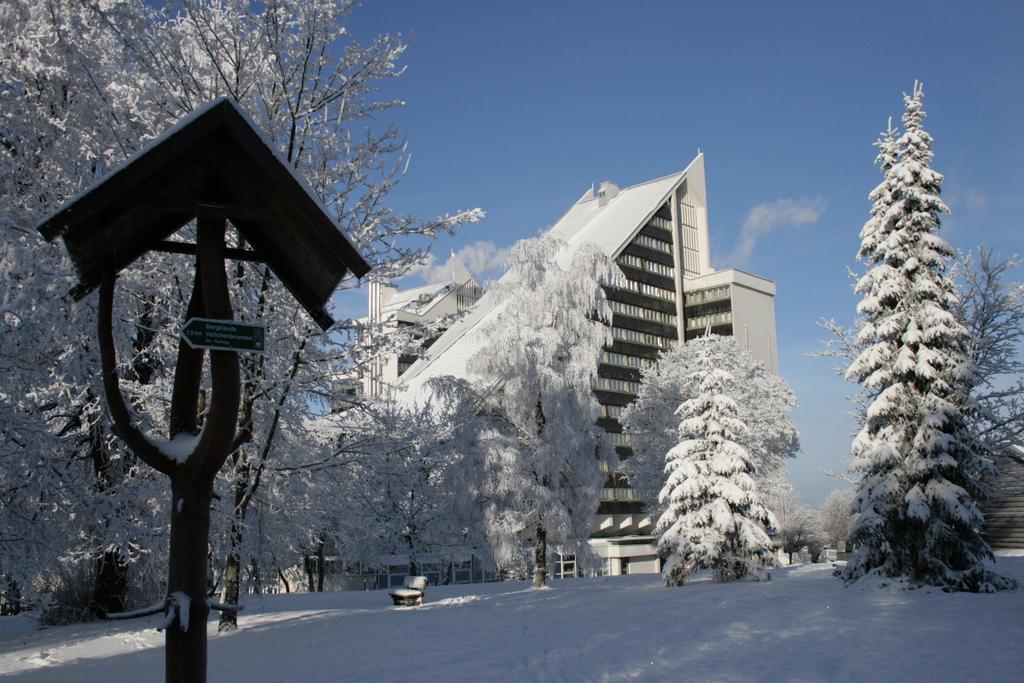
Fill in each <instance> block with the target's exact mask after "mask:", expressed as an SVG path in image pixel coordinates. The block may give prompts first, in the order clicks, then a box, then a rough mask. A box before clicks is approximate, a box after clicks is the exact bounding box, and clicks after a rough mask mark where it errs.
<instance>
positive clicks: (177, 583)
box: [165, 478, 212, 683]
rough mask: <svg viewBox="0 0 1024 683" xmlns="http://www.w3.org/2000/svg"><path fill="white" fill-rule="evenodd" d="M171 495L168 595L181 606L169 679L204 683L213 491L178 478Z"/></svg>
mask: <svg viewBox="0 0 1024 683" xmlns="http://www.w3.org/2000/svg"><path fill="white" fill-rule="evenodd" d="M171 492H172V498H171V552H170V570H169V572H168V576H167V592H168V596H169V597H170V599H171V600H172V601H175V602H177V604H178V607H177V609H178V617H177V618H176V619H175V620H174V622H173V623H172V624H171V625H170V626H168V627H167V636H166V650H167V651H166V658H165V666H166V668H165V674H166V681H167V683H202V682H203V681H205V680H206V619H207V617H208V616H209V614H210V606H209V604H208V603H207V601H206V580H207V571H206V570H207V552H206V550H207V539H208V538H209V533H210V499H211V493H212V492H211V490H210V488H209V485H208V484H205V485H204V484H202V483H197V482H193V481H188V480H185V481H182V480H180V479H179V478H175V479H174V480H172V483H171ZM185 602H187V616H186V614H185V607H186V605H185V604H183V603H185ZM183 616H186V619H187V621H185V620H184V619H182V617H183ZM186 624H187V625H186Z"/></svg>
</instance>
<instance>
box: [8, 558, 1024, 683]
mask: <svg viewBox="0 0 1024 683" xmlns="http://www.w3.org/2000/svg"><path fill="white" fill-rule="evenodd" d="M999 565H1000V568H1001V569H1002V570H1003V571H1006V572H1008V573H1010V574H1012V575H1014V576H1016V577H1017V579H1018V580H1019V581H1022V582H1024V557H1002V558H1000V562H999ZM551 586H552V587H551V588H550V589H549V590H541V591H534V590H530V589H529V588H528V585H527V584H526V583H520V582H509V583H501V584H485V585H476V586H456V587H432V588H430V589H428V592H427V604H425V605H424V606H423V607H420V608H393V607H391V606H390V604H389V603H390V601H389V600H388V597H387V595H386V594H385V593H383V592H353V593H323V594H301V595H286V596H277V597H271V598H267V599H265V600H262V601H260V602H258V603H255V604H251V605H250V606H249V607H248V608H247V611H246V612H243V615H242V617H241V618H240V619H239V626H240V630H239V631H238V632H236V633H232V634H229V635H223V636H221V635H218V634H217V633H216V624H215V622H211V624H210V627H211V628H210V670H209V673H210V680H211V681H223V682H227V681H245V682H246V683H258V682H260V681H307V682H308V681H361V682H384V681H403V682H405V683H408V682H412V681H427V680H429V681H446V682H453V681H581V682H582V681H682V680H686V681H826V680H828V681H875V680H888V681H966V680H982V681H987V682H997V681H1018V680H1021V678H1020V677H1021V672H1022V671H1024V650H1022V649H1021V647H1020V643H1021V642H1022V641H1024V617H1022V615H1024V590H1016V591H1011V592H1006V593H1000V594H994V595H991V594H990V595H975V594H966V593H958V594H944V593H941V592H937V591H927V590H916V591H903V590H900V589H898V588H896V587H892V586H890V587H887V588H884V589H880V588H877V587H875V586H873V585H872V586H869V585H866V583H865V585H861V586H858V587H854V588H843V586H842V584H841V583H840V582H839V581H838V580H837V579H834V578H832V576H831V568H830V567H829V566H828V565H804V566H796V567H792V568H789V569H783V570H776V571H775V572H773V580H772V581H771V582H767V583H754V582H743V583H739V584H716V583H712V582H710V581H706V580H703V581H702V580H696V581H693V582H691V583H687V584H686V585H685V586H683V587H681V588H672V589H668V588H664V587H663V586H662V585H661V582H660V580H659V578H658V577H657V576H653V575H644V576H625V577H612V578H599V579H576V580H565V581H553V582H552V583H551ZM158 621H159V619H158V618H157V617H151V618H149V619H147V620H140V621H136V622H131V623H116V624H88V625H81V626H70V627H63V628H51V629H45V630H42V631H24V632H20V633H18V632H13V631H15V630H16V627H17V626H18V624H20V623H24V622H22V621H21V620H20V618H7V617H5V618H2V619H0V677H3V680H5V681H6V680H12V681H111V682H114V681H139V682H142V681H161V680H163V650H162V647H161V644H162V642H163V636H162V634H158V633H156V632H155V631H153V627H154V626H155V625H156V624H157V623H158ZM5 631H6V633H4V632H5Z"/></svg>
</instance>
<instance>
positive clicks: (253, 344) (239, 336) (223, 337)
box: [181, 318, 267, 353]
mask: <svg viewBox="0 0 1024 683" xmlns="http://www.w3.org/2000/svg"><path fill="white" fill-rule="evenodd" d="M266 331H267V329H266V327H264V326H263V325H252V324H249V323H239V322H235V321H233V320H210V319H209V318H189V319H188V322H186V323H185V326H184V327H183V328H181V337H182V339H184V340H185V343H186V344H188V345H189V346H191V347H192V348H193V349H214V350H216V351H255V352H256V353H263V340H264V338H265V337H266Z"/></svg>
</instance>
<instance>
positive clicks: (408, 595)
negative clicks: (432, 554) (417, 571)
mask: <svg viewBox="0 0 1024 683" xmlns="http://www.w3.org/2000/svg"><path fill="white" fill-rule="evenodd" d="M426 592H427V577H425V576H407V577H405V588H396V589H395V590H393V591H391V592H390V593H388V595H390V596H391V599H392V600H394V601H395V605H397V606H399V607H414V606H416V605H422V604H423V594H424V593H426Z"/></svg>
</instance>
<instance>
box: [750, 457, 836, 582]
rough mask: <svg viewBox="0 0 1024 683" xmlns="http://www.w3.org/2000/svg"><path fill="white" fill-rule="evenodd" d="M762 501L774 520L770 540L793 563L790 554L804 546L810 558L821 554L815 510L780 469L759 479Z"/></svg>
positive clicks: (819, 533) (818, 521) (818, 524)
mask: <svg viewBox="0 0 1024 683" xmlns="http://www.w3.org/2000/svg"><path fill="white" fill-rule="evenodd" d="M758 489H759V490H760V492H761V501H762V502H763V503H764V506H765V507H766V508H768V511H769V512H771V513H772V516H773V517H774V518H775V522H774V523H773V524H772V529H773V530H774V532H775V533H774V538H773V540H774V541H775V542H776V543H777V544H778V545H779V546H781V548H782V552H784V553H786V554H787V555H788V556H789V562H790V563H792V562H793V553H798V552H800V551H801V550H802V549H804V548H807V549H808V551H809V552H810V554H811V559H812V560H813V559H814V558H816V557H817V556H818V555H819V554H820V553H821V548H822V533H821V520H820V518H819V516H818V511H817V510H815V509H813V508H811V507H809V506H807V505H804V503H803V502H802V501H801V500H800V498H799V497H798V496H797V495H796V491H795V490H794V489H793V484H792V483H791V482H790V481H789V479H788V478H787V477H786V476H785V473H784V472H779V473H777V474H775V475H773V476H772V477H770V478H769V479H768V480H767V481H763V482H760V483H759V485H758Z"/></svg>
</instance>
